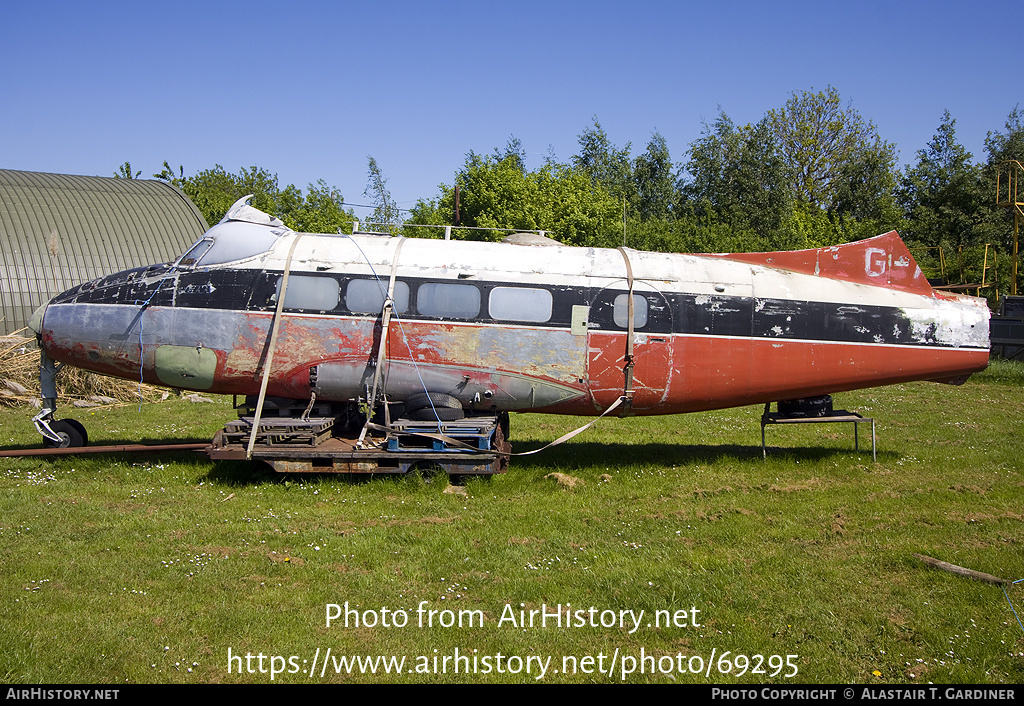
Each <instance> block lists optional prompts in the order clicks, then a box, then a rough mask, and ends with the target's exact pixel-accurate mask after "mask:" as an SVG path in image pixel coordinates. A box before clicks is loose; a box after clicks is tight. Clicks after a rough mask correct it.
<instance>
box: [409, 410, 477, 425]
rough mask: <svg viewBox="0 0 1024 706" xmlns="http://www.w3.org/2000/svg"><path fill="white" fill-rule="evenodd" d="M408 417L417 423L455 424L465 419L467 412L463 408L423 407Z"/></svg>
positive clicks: (410, 413)
mask: <svg viewBox="0 0 1024 706" xmlns="http://www.w3.org/2000/svg"><path fill="white" fill-rule="evenodd" d="M406 416H407V417H408V418H409V419H412V420H413V421H416V422H454V421H456V420H458V419H464V418H465V416H466V412H465V410H463V409H462V407H459V408H458V409H455V408H452V407H434V408H430V407H422V408H420V409H415V410H413V411H412V412H409V414H407V415H406Z"/></svg>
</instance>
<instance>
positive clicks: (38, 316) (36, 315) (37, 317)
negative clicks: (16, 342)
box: [28, 299, 53, 336]
mask: <svg viewBox="0 0 1024 706" xmlns="http://www.w3.org/2000/svg"><path fill="white" fill-rule="evenodd" d="M50 301H53V300H52V299H51V300H50ZM50 301H48V302H46V303H45V304H42V305H40V306H39V308H37V309H36V310H35V311H34V312H32V317H31V318H30V319H29V320H28V327H29V328H30V329H32V331H34V332H35V334H36V335H37V336H38V335H39V334H41V333H42V332H43V315H44V314H45V313H46V307H48V306H50Z"/></svg>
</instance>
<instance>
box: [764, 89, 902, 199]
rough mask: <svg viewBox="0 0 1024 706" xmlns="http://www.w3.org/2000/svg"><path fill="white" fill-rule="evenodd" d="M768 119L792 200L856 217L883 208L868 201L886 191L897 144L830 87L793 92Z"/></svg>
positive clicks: (891, 181)
mask: <svg viewBox="0 0 1024 706" xmlns="http://www.w3.org/2000/svg"><path fill="white" fill-rule="evenodd" d="M767 118H768V121H769V124H770V125H771V128H772V131H773V132H774V135H775V140H776V144H777V147H778V150H779V153H780V154H781V155H782V157H783V159H784V160H785V161H786V164H787V165H788V167H789V172H790V178H791V185H792V190H793V193H794V194H795V196H796V199H797V201H799V202H801V203H806V204H813V205H816V206H818V207H820V208H822V209H824V210H825V211H827V212H828V213H830V214H848V215H851V216H853V217H855V218H858V217H863V214H870V213H880V212H883V211H884V208H885V207H884V205H877V204H874V203H873V199H877V198H879V197H880V196H881V195H883V194H885V193H890V194H891V191H892V187H893V186H894V185H895V176H894V169H895V164H896V148H895V147H894V146H893V145H892V144H891V143H889V142H886V141H885V140H883V139H881V137H879V136H878V133H877V132H876V130H875V125H874V123H872V122H871V121H866V120H864V118H863V117H861V115H860V113H859V112H857V111H856V110H855V109H854V108H853V107H852V106H851V105H850V104H849V103H847V104H846V105H845V106H844V105H843V104H842V100H841V98H840V96H839V92H838V91H837V90H836V89H835V88H833V87H832V86H829V87H828V88H827V89H826V90H824V91H818V92H816V93H812V92H809V91H801V92H800V93H793V94H792V95H791V96H790V98H789V100H788V101H786V104H785V105H784V106H782V107H781V108H779V109H777V110H772V111H769V113H768V116H767Z"/></svg>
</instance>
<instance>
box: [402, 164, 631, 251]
mask: <svg viewBox="0 0 1024 706" xmlns="http://www.w3.org/2000/svg"><path fill="white" fill-rule="evenodd" d="M456 186H458V188H459V202H460V214H461V222H462V225H463V226H467V227H472V228H480V229H485V230H469V229H468V228H467V229H462V230H456V231H455V233H454V236H453V237H457V238H465V239H470V240H500V239H501V238H503V237H505V236H506V235H507V234H508V232H507V231H508V229H512V230H545V231H549V232H550V233H551V235H552V237H554V238H556V239H557V240H559V241H561V242H563V243H566V244H572V245H613V244H615V243H616V238H618V237H620V236H619V235H618V234H619V231H618V228H619V222H620V221H619V213H620V211H619V206H618V204H617V203H616V201H615V199H614V198H612V196H611V195H610V194H609V193H608V192H607V191H606V190H605V189H604V188H603V187H601V186H600V185H595V184H593V183H592V182H591V180H590V177H589V176H587V175H586V174H585V173H583V172H582V171H579V170H577V169H573V168H572V167H569V166H568V165H564V164H558V163H555V162H553V161H551V160H549V161H548V162H547V163H546V164H545V165H544V166H542V167H541V168H540V169H537V170H536V171H527V170H526V169H525V166H524V163H523V159H522V153H521V151H520V150H519V149H518V148H516V147H515V146H514V145H512V149H506V151H505V152H499V151H495V153H494V154H491V155H481V154H478V153H476V152H470V153H469V154H468V155H467V156H466V162H465V164H464V165H463V167H462V169H461V170H459V172H458V173H457V174H456V175H455V180H454V184H452V185H446V184H442V185H441V186H440V190H441V195H440V196H439V197H438V198H436V199H431V200H421V201H419V202H417V204H416V206H415V207H414V208H413V209H412V214H411V217H410V219H409V222H410V223H412V224H431V225H447V224H450V223H451V218H452V214H453V212H454V209H455V187H456ZM488 229H489V230H488ZM419 230H420V229H415V230H414V229H409V231H410V232H414V233H415V234H421V233H420V232H419Z"/></svg>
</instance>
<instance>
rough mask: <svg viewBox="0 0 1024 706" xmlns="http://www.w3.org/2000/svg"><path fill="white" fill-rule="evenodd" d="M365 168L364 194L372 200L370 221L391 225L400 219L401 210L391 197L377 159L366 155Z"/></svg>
mask: <svg viewBox="0 0 1024 706" xmlns="http://www.w3.org/2000/svg"><path fill="white" fill-rule="evenodd" d="M366 160H367V168H366V189H365V190H364V191H363V195H364V196H369V197H370V199H371V200H372V201H373V206H374V208H373V213H371V214H370V223H373V224H376V225H386V226H388V227H393V226H394V225H395V224H397V223H398V222H399V221H400V220H401V211H400V210H399V208H398V203H397V202H396V201H395V200H394V199H393V198H391V192H390V191H389V190H388V180H387V179H386V178H385V176H384V172H383V171H382V170H381V168H380V165H379V164H377V160H376V159H374V158H373V157H371V156H369V155H367V156H366Z"/></svg>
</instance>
